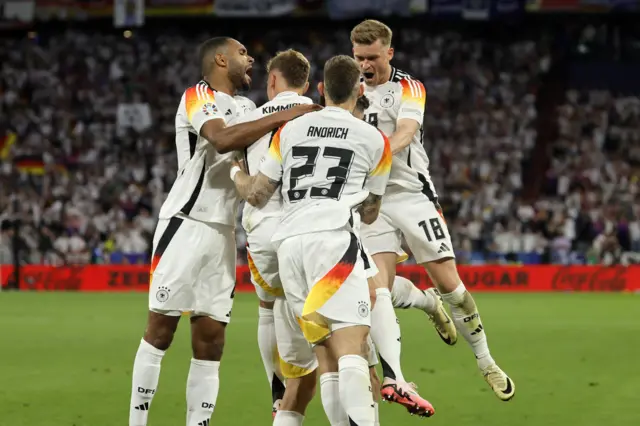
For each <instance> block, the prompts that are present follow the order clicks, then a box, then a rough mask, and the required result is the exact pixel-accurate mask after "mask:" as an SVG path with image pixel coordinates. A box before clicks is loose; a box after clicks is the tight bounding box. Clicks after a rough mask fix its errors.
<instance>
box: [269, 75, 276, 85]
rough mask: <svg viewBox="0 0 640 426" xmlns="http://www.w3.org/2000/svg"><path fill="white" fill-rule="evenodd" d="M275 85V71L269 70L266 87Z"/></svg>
mask: <svg viewBox="0 0 640 426" xmlns="http://www.w3.org/2000/svg"><path fill="white" fill-rule="evenodd" d="M275 85H276V73H274V72H270V73H269V77H268V79H267V87H274V86H275Z"/></svg>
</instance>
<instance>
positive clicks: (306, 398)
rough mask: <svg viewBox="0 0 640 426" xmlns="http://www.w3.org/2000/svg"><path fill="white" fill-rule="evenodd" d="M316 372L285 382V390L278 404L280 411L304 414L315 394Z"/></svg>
mask: <svg viewBox="0 0 640 426" xmlns="http://www.w3.org/2000/svg"><path fill="white" fill-rule="evenodd" d="M316 382H317V376H316V371H315V370H314V371H312V372H311V373H309V374H307V375H306V376H303V377H300V378H297V379H293V380H292V379H290V380H287V388H286V390H285V393H284V397H283V398H282V401H281V403H280V409H281V410H284V411H295V412H298V413H304V412H305V410H306V408H307V407H308V406H309V403H310V402H311V401H312V400H313V397H314V396H315V394H316Z"/></svg>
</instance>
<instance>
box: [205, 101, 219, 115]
mask: <svg viewBox="0 0 640 426" xmlns="http://www.w3.org/2000/svg"><path fill="white" fill-rule="evenodd" d="M217 111H218V107H217V106H215V104H212V103H211V102H207V103H206V104H204V105H202V112H204V114H205V115H213V114H215V113H216V112H217Z"/></svg>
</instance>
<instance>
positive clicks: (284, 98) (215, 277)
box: [129, 20, 516, 426]
mask: <svg viewBox="0 0 640 426" xmlns="http://www.w3.org/2000/svg"><path fill="white" fill-rule="evenodd" d="M350 39H351V46H345V50H347V49H349V48H350V49H351V51H352V54H351V55H337V56H333V57H330V58H329V59H328V60H326V61H325V62H323V63H310V60H309V59H308V58H307V57H305V55H304V54H303V53H302V52H301V51H298V50H295V49H293V48H290V49H286V50H282V51H280V52H278V53H277V54H275V56H273V57H272V58H271V59H270V60H269V62H268V64H267V66H266V70H261V72H262V73H263V74H264V75H265V76H266V79H267V88H266V90H267V93H266V97H267V99H268V101H267V102H266V103H265V104H264V105H260V106H256V105H255V104H254V103H253V102H252V101H251V100H249V99H248V98H246V97H244V96H243V95H242V93H246V92H247V91H248V90H250V89H251V84H252V77H253V75H254V74H255V71H256V70H254V59H253V57H252V56H251V55H252V52H250V51H248V49H247V47H246V46H245V45H244V44H243V43H242V40H235V39H233V38H230V37H216V38H212V39H209V40H207V41H205V42H204V43H202V45H201V46H200V49H199V64H198V66H199V68H200V71H201V72H200V80H199V81H195V80H194V85H193V86H191V87H188V88H186V89H185V90H184V93H183V95H182V98H181V99H180V100H176V103H177V104H179V106H178V109H177V112H176V114H175V149H176V150H177V154H178V173H177V177H176V180H175V182H174V183H173V185H172V187H171V190H170V191H169V194H168V196H167V198H166V200H165V201H164V204H163V205H162V208H161V209H160V214H159V221H158V225H157V227H156V229H155V233H154V237H153V255H152V265H151V281H150V290H149V313H148V319H147V323H146V326H145V329H144V334H143V336H142V339H141V340H140V344H139V346H138V349H137V352H136V354H135V360H134V363H133V370H132V375H131V377H132V382H131V401H130V405H129V426H146V425H147V424H151V425H153V422H149V421H148V418H149V413H150V412H153V410H154V408H155V405H154V403H153V401H154V398H155V397H156V395H158V394H159V393H161V392H163V387H162V383H161V382H162V380H161V377H162V374H161V372H162V370H163V368H164V364H165V363H166V362H168V361H166V360H164V358H165V354H166V353H167V352H168V351H170V348H171V346H172V342H173V340H174V336H175V335H176V332H177V327H178V323H179V321H180V319H181V318H184V321H186V316H188V318H189V322H190V334H191V347H192V357H191V360H190V361H189V360H186V359H185V360H183V362H185V363H190V364H189V371H188V376H187V378H186V413H187V415H186V425H187V426H210V425H215V424H233V420H232V419H224V418H218V417H217V416H216V411H215V409H216V403H217V399H218V395H219V394H220V393H224V392H225V391H226V390H228V389H230V388H232V387H233V386H234V384H233V383H226V382H225V381H221V380H220V371H221V369H224V364H225V362H226V360H227V359H228V358H233V357H234V353H233V350H230V351H225V341H226V340H227V338H228V336H230V335H232V334H233V333H234V327H233V321H232V319H233V317H234V315H233V303H234V296H235V282H236V277H235V274H236V238H235V233H236V229H235V219H236V215H237V213H238V209H239V207H240V206H241V205H242V204H243V207H242V228H244V232H245V233H246V239H247V248H246V249H247V264H248V267H249V270H250V273H251V281H252V283H253V284H254V285H255V290H256V292H255V293H256V296H257V297H256V300H255V305H256V308H257V311H258V318H259V320H258V325H257V330H256V335H257V346H258V351H259V355H260V357H261V358H262V362H263V365H264V371H265V375H266V379H267V380H266V382H264V378H261V379H260V381H259V382H260V383H258V381H257V379H256V383H255V386H260V385H262V386H263V388H264V393H265V399H269V398H270V401H271V403H270V404H269V405H266V406H265V408H264V410H265V413H266V412H267V411H269V412H270V414H269V413H266V415H265V416H263V417H261V418H256V419H255V422H254V423H253V424H256V425H257V424H273V425H275V426H297V425H302V424H303V422H304V421H305V418H306V417H307V416H308V415H309V413H308V410H307V408H308V406H309V404H310V403H311V402H312V400H313V399H314V398H316V397H317V398H319V399H320V402H321V404H322V407H323V408H324V416H325V417H326V419H325V420H326V423H324V424H330V425H332V426H354V425H355V426H374V425H379V424H381V422H380V416H379V412H380V410H383V409H384V408H383V407H381V406H380V403H381V402H382V401H388V402H390V403H395V404H398V405H400V406H402V407H404V408H405V409H406V411H407V412H408V414H412V415H417V416H422V417H431V416H433V415H435V414H436V411H437V407H436V406H435V405H436V404H432V403H431V402H429V401H430V400H431V399H432V397H433V396H434V395H436V394H437V389H438V383H437V382H434V383H425V384H422V383H421V385H423V388H422V389H426V391H423V390H420V393H419V392H418V387H417V385H416V384H415V383H413V382H412V381H411V377H409V376H405V371H406V370H403V360H402V351H401V349H402V343H403V342H406V341H407V340H408V339H411V340H413V339H423V338H425V336H424V335H421V334H413V333H411V334H407V333H405V334H404V336H402V337H403V338H401V327H400V322H399V321H398V318H397V316H396V309H409V308H413V309H416V310H419V311H423V312H424V313H425V314H426V315H425V316H424V317H423V318H424V328H425V329H426V328H431V329H432V330H433V333H435V335H436V336H438V338H439V340H440V341H441V342H442V343H441V344H443V345H449V346H453V345H456V346H460V345H461V343H462V345H463V346H466V347H462V348H459V349H456V350H460V351H469V363H468V365H466V366H464V367H462V368H468V369H469V370H470V372H473V370H474V369H476V373H475V374H476V375H477V378H478V381H482V380H483V381H484V382H486V383H485V384H484V386H486V389H488V390H489V391H490V392H491V393H492V394H493V395H494V398H497V400H500V401H509V400H511V399H512V398H513V397H514V395H515V391H516V386H515V382H514V381H513V380H512V379H511V378H510V377H509V376H508V375H507V373H505V371H504V370H503V369H502V368H501V367H500V366H499V365H498V363H497V361H496V359H498V357H499V356H500V354H494V353H491V352H490V349H489V343H488V338H487V334H488V332H490V330H487V329H485V327H484V325H483V322H482V319H481V316H480V311H479V307H478V306H477V304H476V302H475V300H474V298H473V296H472V295H471V293H470V292H469V291H468V290H467V288H466V287H465V284H464V283H463V282H462V281H461V279H460V276H459V275H458V272H457V268H456V258H455V254H454V252H453V247H454V246H453V243H452V240H451V235H450V233H449V230H448V227H447V222H446V218H445V216H444V215H443V211H442V208H441V207H440V203H439V201H438V194H437V193H436V190H435V186H434V184H433V182H432V179H431V177H430V173H429V161H430V160H429V157H428V156H427V151H426V150H425V147H424V145H423V142H424V134H425V132H427V133H428V131H429V129H427V128H425V125H424V115H425V109H426V108H427V107H428V100H427V99H428V93H427V88H426V87H425V86H424V84H423V83H422V82H420V81H419V80H417V79H415V78H413V77H412V76H411V74H410V72H409V70H400V69H398V68H396V67H395V66H394V65H393V58H394V55H395V54H396V52H395V50H394V48H393V34H392V31H391V29H390V28H389V27H388V26H387V25H385V24H384V23H382V22H380V21H377V20H364V21H362V22H360V23H359V24H357V25H356V26H355V27H353V29H352V31H351V34H350ZM314 69H320V70H322V75H323V77H322V81H321V82H320V83H319V84H318V87H317V91H318V93H319V94H320V96H321V100H320V102H319V103H314V101H313V100H312V99H311V98H310V97H308V96H307V95H308V93H309V89H310V87H309V86H310V82H309V79H310V73H311V72H312V70H314ZM403 239H404V241H406V244H407V247H408V248H409V250H410V251H411V253H412V255H413V257H414V258H415V261H416V262H417V263H418V264H420V265H421V266H422V267H424V269H425V270H426V272H427V273H428V275H429V276H430V278H431V280H432V281H433V283H434V285H435V287H433V288H429V289H427V290H421V289H419V288H418V287H417V286H416V285H415V284H414V283H412V282H411V281H409V280H408V279H406V278H403V277H400V276H397V274H396V265H397V264H398V263H401V262H403V261H404V260H406V258H407V254H406V253H405V252H404V251H403V248H402V245H401V243H402V241H403ZM182 332H184V330H183V331H182ZM460 341H463V342H460ZM223 354H224V356H223ZM472 360H474V361H472ZM170 362H180V360H178V359H172V360H171V361H170ZM426 362H427V363H428V364H429V365H432V366H433V365H438V364H445V363H447V359H432V358H430V357H427V360H426ZM473 362H475V367H474V365H473ZM252 386H253V384H252ZM318 387H319V392H317V389H318ZM316 394H318V395H317V396H316ZM476 397H477V398H483V399H486V404H490V403H494V401H492V400H491V399H490V398H489V397H488V395H487V394H485V393H480V392H479V393H478V394H477V396H476ZM247 403H249V404H252V405H255V404H259V402H258V401H247ZM314 415H316V416H317V415H319V414H314ZM401 423H402V419H399V420H398V424H401Z"/></svg>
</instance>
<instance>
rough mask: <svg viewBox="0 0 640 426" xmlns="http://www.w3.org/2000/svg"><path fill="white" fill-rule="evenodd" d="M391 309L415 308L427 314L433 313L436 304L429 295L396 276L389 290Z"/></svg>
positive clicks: (403, 278) (433, 298)
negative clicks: (391, 302) (391, 300)
mask: <svg viewBox="0 0 640 426" xmlns="http://www.w3.org/2000/svg"><path fill="white" fill-rule="evenodd" d="M391 298H392V299H393V307H394V308H400V309H408V308H417V309H421V310H423V311H425V312H427V313H433V312H435V310H436V308H437V306H438V304H437V301H436V299H435V297H434V296H433V295H432V294H431V293H427V292H424V291H422V290H420V289H419V288H418V287H416V286H415V285H414V284H413V283H412V282H411V281H409V280H408V279H406V278H405V277H399V276H396V277H395V279H394V280H393V288H392V289H391Z"/></svg>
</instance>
